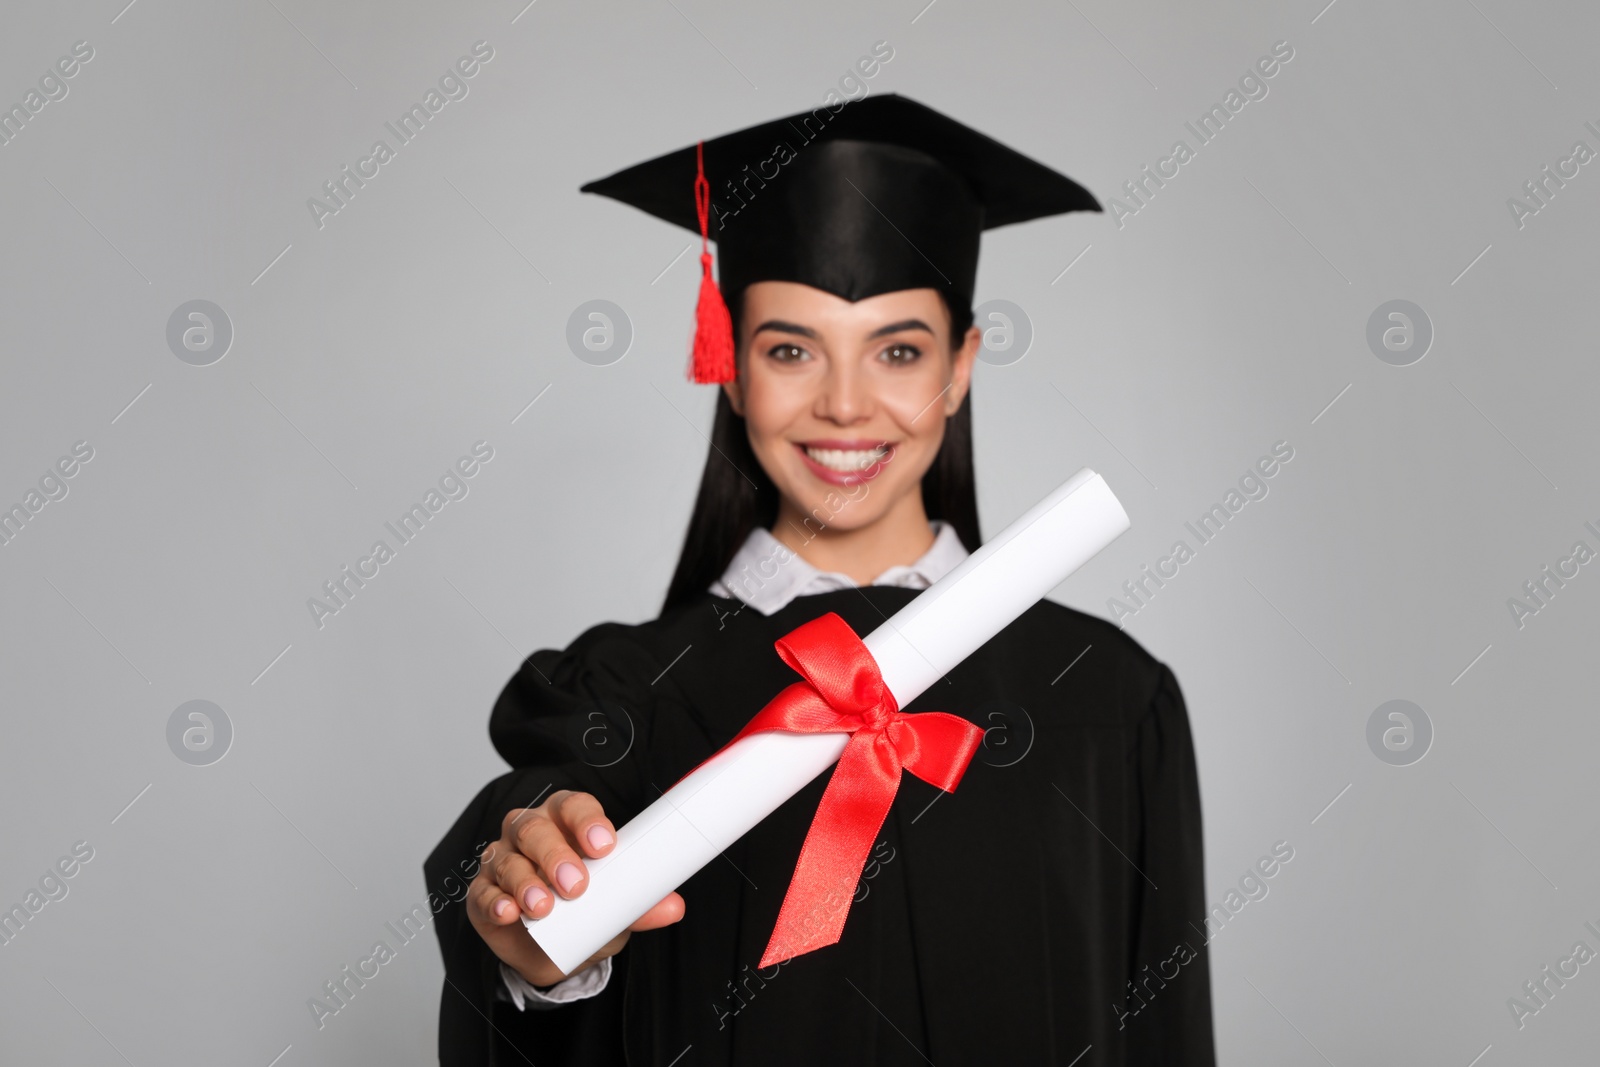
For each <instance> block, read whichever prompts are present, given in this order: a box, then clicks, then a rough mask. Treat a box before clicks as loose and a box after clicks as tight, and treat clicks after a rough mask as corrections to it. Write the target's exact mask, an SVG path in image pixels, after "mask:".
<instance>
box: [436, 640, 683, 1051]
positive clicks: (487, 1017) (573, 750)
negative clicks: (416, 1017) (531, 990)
mask: <svg viewBox="0 0 1600 1067" xmlns="http://www.w3.org/2000/svg"><path fill="white" fill-rule="evenodd" d="M628 630H629V628H628V627H625V626H621V625H618V624H614V623H607V624H604V625H601V626H597V627H595V628H593V629H591V630H589V631H587V632H585V633H584V634H583V635H581V636H580V637H579V638H578V639H577V640H576V641H574V642H573V644H572V645H571V646H570V647H568V648H567V649H566V650H565V651H555V650H544V651H540V652H535V653H534V654H533V655H532V656H530V657H528V659H527V660H526V661H524V662H523V664H522V666H521V668H520V669H519V670H518V671H517V673H516V674H515V675H514V676H513V677H512V678H511V680H510V681H509V682H508V683H507V684H506V687H505V689H504V690H503V691H502V692H501V694H500V697H499V699H498V700H497V701H496V702H495V706H494V711H493V713H492V715H491V716H490V721H489V735H490V738H491V740H492V741H493V742H494V746H495V749H496V750H497V751H498V752H499V753H500V755H501V756H502V757H503V758H504V759H505V760H506V761H507V762H508V763H510V764H511V766H512V770H511V771H509V772H508V773H506V774H503V775H501V776H500V777H499V778H496V779H495V780H494V781H492V782H490V783H489V784H488V785H486V786H485V787H484V788H483V789H482V790H480V791H479V793H478V795H477V796H476V797H474V798H473V799H472V802H471V803H470V804H468V805H467V808H466V810H465V811H464V812H463V813H462V814H461V816H460V817H459V818H458V819H457V820H456V822H455V825H454V826H452V827H451V828H450V830H449V832H448V833H447V834H446V835H445V837H444V839H443V840H442V841H440V843H439V845H438V846H437V847H436V848H435V849H434V851H433V853H432V854H431V855H430V856H429V857H428V859H427V861H426V862H425V863H424V864H423V873H424V875H425V877H426V878H427V884H428V888H429V891H430V899H436V900H443V901H444V906H443V907H442V908H441V909H440V910H439V912H438V914H437V916H436V919H435V922H434V932H435V933H436V934H437V936H438V938H439V947H440V950H441V952H442V953H443V956H444V965H445V982H444V988H443V990H442V993H441V1001H440V1011H439V1062H440V1064H441V1065H443V1067H469V1065H471V1067H479V1065H484V1064H501V1063H523V1062H525V1061H532V1062H535V1063H538V1064H539V1065H540V1067H549V1065H559V1064H564V1063H578V1062H593V1063H601V1062H614V1061H613V1060H612V1059H609V1058H608V1056H607V1053H608V1051H611V1052H615V1054H616V1055H615V1062H620V1060H621V1058H622V1054H621V1045H620V1041H621V1032H622V1000H623V993H624V987H625V986H626V980H625V979H626V971H627V961H626V959H625V958H624V957H626V955H627V953H623V954H621V955H620V956H619V957H617V958H616V959H615V961H614V968H615V970H614V973H613V975H612V977H611V981H610V982H609V983H608V984H607V986H606V988H605V989H603V990H602V991H601V992H600V993H598V994H596V995H595V996H593V997H590V998H587V999H584V1000H581V1001H578V1002H575V1003H572V1004H567V1005H563V1006H561V1007H557V1008H552V1009H550V1010H547V1011H538V1012H519V1011H517V1010H516V1007H515V1005H513V1004H512V1003H510V1001H509V1000H508V999H507V998H506V997H505V996H503V995H502V994H501V992H500V990H501V989H502V988H503V987H504V982H503V980H502V978H501V974H500V968H499V960H498V958H497V957H496V956H495V955H494V954H493V953H492V952H490V951H489V948H488V946H487V945H486V944H484V942H483V939H482V938H480V937H479V936H478V934H477V931H475V930H474V929H473V928H472V924H471V922H470V921H469V920H468V918H467V914H466V907H465V904H464V900H463V898H464V893H462V892H455V893H445V895H444V896H438V895H437V894H440V893H441V892H444V890H445V889H447V887H448V886H450V885H451V884H457V885H460V886H464V884H465V883H467V882H470V881H471V876H470V874H468V872H469V871H471V872H472V873H475V872H476V868H477V863H476V860H477V857H478V856H479V855H480V854H481V853H482V851H483V850H484V848H486V847H487V845H488V844H489V843H490V842H493V841H496V840H498V839H499V837H500V828H501V824H502V821H503V820H504V818H505V815H506V813H507V812H509V811H511V810H512V809H515V808H522V807H528V806H531V805H533V804H535V803H538V802H542V800H543V798H544V797H545V796H548V795H549V794H550V793H551V792H554V791H555V790H558V789H572V790H577V791H581V792H587V793H592V794H594V796H595V797H596V798H597V799H598V800H599V801H600V803H601V806H602V807H604V808H605V811H606V815H607V816H608V817H609V818H610V819H611V820H612V821H613V822H614V823H616V824H617V825H619V826H620V825H621V824H622V823H624V822H626V821H627V820H628V819H630V818H632V817H633V816H634V815H635V814H637V812H638V811H639V810H641V809H642V808H643V807H644V806H645V804H646V803H647V802H648V798H647V795H646V793H647V790H648V789H649V784H648V782H647V781H646V780H645V779H646V772H645V770H644V764H643V761H642V760H641V759H640V758H639V753H640V752H642V751H644V750H645V749H646V747H647V744H648V731H649V729H650V725H651V722H652V718H653V716H652V710H653V706H652V698H653V697H654V695H655V694H654V693H653V691H652V689H651V686H650V684H649V681H650V679H652V678H654V677H656V676H657V674H658V673H659V671H660V666H658V665H657V664H656V663H655V660H656V658H657V657H656V656H654V655H653V653H651V652H650V650H648V649H647V648H645V647H644V646H643V645H641V644H640V643H638V642H637V641H635V640H633V639H631V638H630V637H629V634H628ZM634 750H638V751H634ZM630 756H631V758H630ZM651 795H653V794H651Z"/></svg>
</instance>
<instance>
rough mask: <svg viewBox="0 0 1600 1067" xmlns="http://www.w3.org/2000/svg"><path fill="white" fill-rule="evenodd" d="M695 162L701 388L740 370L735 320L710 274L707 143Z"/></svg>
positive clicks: (696, 356) (695, 363)
mask: <svg viewBox="0 0 1600 1067" xmlns="http://www.w3.org/2000/svg"><path fill="white" fill-rule="evenodd" d="M694 161H695V177H694V208H695V212H696V214H698V215H699V216H700V299H699V300H698V301H697V302H696V303H695V308H694V352H693V355H692V357H691V359H690V363H689V376H690V378H692V379H693V380H694V381H696V382H698V383H700V384H701V385H711V384H716V383H720V382H731V381H733V379H734V377H735V376H736V374H737V370H736V369H735V367H734V361H733V319H732V318H731V317H730V316H729V315H728V305H727V302H726V301H724V300H723V299H722V291H721V290H720V289H718V288H717V282H716V279H715V278H713V277H712V275H711V245H710V237H709V225H708V223H709V222H710V215H711V183H710V182H708V181H707V180H706V161H705V144H704V142H701V143H699V144H696V145H695V148H694Z"/></svg>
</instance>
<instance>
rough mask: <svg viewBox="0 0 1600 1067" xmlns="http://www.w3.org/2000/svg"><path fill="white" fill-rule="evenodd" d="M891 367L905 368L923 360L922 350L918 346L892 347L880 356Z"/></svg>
mask: <svg viewBox="0 0 1600 1067" xmlns="http://www.w3.org/2000/svg"><path fill="white" fill-rule="evenodd" d="M878 358H879V359H881V360H883V361H884V362H885V363H888V364H889V365H890V366H895V367H903V366H905V365H906V364H908V363H915V362H916V361H917V360H919V359H921V358H922V349H920V348H918V347H917V346H916V345H890V346H889V347H888V348H885V349H884V350H883V351H882V352H880V353H879V354H878Z"/></svg>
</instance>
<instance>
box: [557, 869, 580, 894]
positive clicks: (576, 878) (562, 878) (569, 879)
mask: <svg viewBox="0 0 1600 1067" xmlns="http://www.w3.org/2000/svg"><path fill="white" fill-rule="evenodd" d="M581 881H583V872H582V871H580V870H578V867H577V864H574V863H563V864H561V865H559V866H558V867H556V884H557V885H559V886H560V887H561V891H562V892H563V893H566V894H568V895H570V894H571V893H572V887H573V886H575V885H577V884H578V883H579V882H581Z"/></svg>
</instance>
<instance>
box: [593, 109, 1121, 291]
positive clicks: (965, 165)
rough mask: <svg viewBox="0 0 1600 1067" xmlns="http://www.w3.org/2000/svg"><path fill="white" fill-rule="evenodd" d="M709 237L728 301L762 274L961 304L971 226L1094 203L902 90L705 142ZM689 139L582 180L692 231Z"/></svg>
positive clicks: (974, 253)
mask: <svg viewBox="0 0 1600 1067" xmlns="http://www.w3.org/2000/svg"><path fill="white" fill-rule="evenodd" d="M703 150H704V157H703V158H704V174H705V177H706V179H707V181H708V182H709V184H710V212H709V215H710V225H709V236H710V238H711V240H714V241H716V242H717V257H718V259H719V260H720V264H719V274H720V277H721V290H722V293H723V294H724V295H725V296H726V298H727V299H728V300H729V302H732V301H733V300H734V299H735V298H737V297H738V295H739V294H740V293H741V292H742V291H743V290H744V288H745V286H747V285H749V284H751V283H752V282H757V281H793V282H800V283H802V284H804V285H809V286H813V287H814V288H817V289H822V290H824V291H826V292H830V293H833V294H835V295H837V296H840V297H843V298H844V299H846V300H851V301H855V300H863V299H865V298H867V297H870V296H876V295H878V294H879V293H887V292H894V291H897V290H900V289H919V288H925V287H926V288H933V289H938V290H940V291H941V292H943V293H944V294H945V296H946V299H948V300H950V301H951V303H952V306H955V307H962V308H965V307H970V306H971V301H972V293H973V286H974V283H975V280H976V276H977V267H978V235H979V234H980V233H981V232H982V231H983V230H987V229H993V228H994V227H996V226H1008V225H1010V224H1012V223H1016V222H1025V221H1027V220H1029V219H1036V218H1041V217H1044V216H1048V215H1059V214H1062V213H1065V212H1069V211H1099V210H1101V208H1100V205H1099V203H1098V202H1097V201H1096V200H1095V198H1094V197H1093V196H1092V195H1090V193H1089V192H1088V191H1087V190H1086V189H1084V188H1083V186H1081V185H1079V184H1078V183H1077V182H1075V181H1073V180H1072V179H1071V178H1068V177H1066V176H1065V175H1063V174H1059V173H1057V172H1056V171H1054V170H1052V169H1051V168H1049V167H1047V166H1045V165H1044V164H1042V163H1039V162H1037V161H1035V160H1032V159H1029V158H1028V157H1027V156H1024V155H1022V154H1021V153H1020V152H1017V151H1015V150H1013V149H1011V148H1008V147H1006V146H1005V145H1003V144H1001V143H1000V142H999V141H996V140H994V139H993V138H991V137H988V136H986V135H985V134H982V133H979V132H978V131H977V130H974V129H972V128H970V127H968V126H964V125H962V124H961V123H959V122H957V121H955V120H954V119H952V118H949V117H948V116H945V115H942V114H940V113H939V112H937V111H934V110H933V109H932V108H929V107H926V106H924V105H922V104H919V103H917V102H916V101H915V100H911V99H909V98H907V97H904V96H899V95H896V94H893V93H882V94H878V95H874V96H868V97H863V98H862V99H860V100H856V101H850V102H845V103H842V104H840V105H837V107H836V108H829V107H827V106H823V107H818V108H817V109H816V110H814V111H803V112H800V113H799V114H797V115H791V116H789V117H788V118H783V119H777V120H775V121H773V122H765V123H762V124H760V125H757V126H751V127H749V128H748V129H744V130H739V131H737V132H735V133H729V134H724V135H723V136H721V137H716V138H713V139H711V140H707V141H705V142H703ZM698 172H699V171H698V169H697V166H696V146H695V145H690V146H688V147H687V148H681V149H678V150H677V151H674V152H668V153H667V154H666V155H663V156H658V157H656V158H655V159H652V160H648V161H646V162H644V163H639V164H637V165H635V166H632V167H628V168H627V169H626V170H621V171H618V172H617V173H615V174H613V175H611V176H610V177H606V178H601V179H598V180H596V181H592V182H590V183H588V184H587V185H585V186H583V190H582V191H583V192H586V193H599V194H600V195H602V196H608V197H611V198H612V199H615V200H620V201H622V202H623V203H625V204H631V205H632V206H634V207H636V208H639V209H641V210H643V211H647V212H649V213H650V214H652V215H654V216H656V217H657V218H660V219H665V220H666V221H667V222H670V223H673V224H675V225H678V226H682V227H684V228H685V229H687V230H691V231H693V232H695V233H700V232H701V225H700V220H699V217H698V214H697V211H696V204H695V195H694V187H695V179H696V175H697V173H698Z"/></svg>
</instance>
